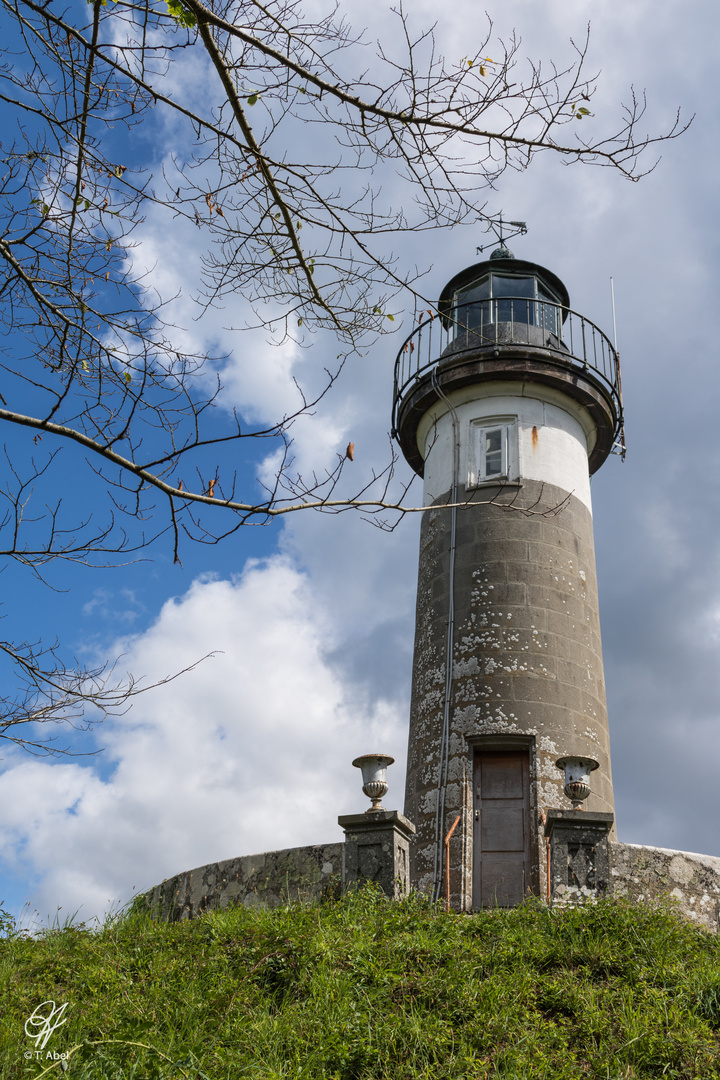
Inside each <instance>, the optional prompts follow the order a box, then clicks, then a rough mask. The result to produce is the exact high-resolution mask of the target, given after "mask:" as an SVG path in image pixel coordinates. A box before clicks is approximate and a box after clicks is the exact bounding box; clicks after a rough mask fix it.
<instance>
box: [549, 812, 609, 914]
mask: <svg viewBox="0 0 720 1080" xmlns="http://www.w3.org/2000/svg"><path fill="white" fill-rule="evenodd" d="M613 821H614V817H613V815H612V814H605V813H600V812H593V811H590V810H548V812H547V818H546V821H545V836H546V837H547V838H548V839H549V842H550V897H551V900H552V901H553V903H560V904H572V903H573V902H574V901H577V900H582V899H587V898H591V897H592V898H599V897H601V896H605V895H606V894H607V893H608V891H609V890H610V887H611V885H610V859H609V851H608V833H609V832H610V830H611V829H612V826H613Z"/></svg>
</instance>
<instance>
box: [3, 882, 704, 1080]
mask: <svg viewBox="0 0 720 1080" xmlns="http://www.w3.org/2000/svg"><path fill="white" fill-rule="evenodd" d="M0 984H1V991H0V1047H1V1049H0V1070H1V1073H2V1076H3V1078H5V1080H12V1078H15V1077H40V1076H46V1077H48V1078H50V1077H52V1078H59V1077H65V1076H67V1077H70V1078H73V1080H75V1078H77V1080H80V1078H83V1080H90V1078H92V1080H121V1078H122V1080H126V1078H127V1080H160V1078H163V1080H170V1078H173V1080H235V1078H239V1077H252V1078H257V1080H276V1078H281V1077H282V1078H283V1080H285V1078H293V1080H294V1078H297V1080H300V1078H302V1080H381V1078H388V1080H389V1078H392V1080H406V1078H407V1080H420V1078H422V1080H430V1078H433V1080H465V1078H470V1077H472V1078H474V1077H478V1078H488V1080H490V1078H499V1077H503V1078H508V1080H509V1078H513V1080H514V1078H520V1077H523V1078H525V1077H527V1078H532V1080H541V1078H547V1080H550V1078H552V1080H575V1078H581V1077H582V1078H585V1077H593V1078H597V1080H600V1078H602V1080H616V1078H617V1080H620V1078H622V1080H627V1078H641V1077H653V1078H654V1077H669V1078H677V1077H682V1078H685V1077H702V1078H703V1080H710V1078H713V1077H719V1078H720V940H719V939H718V938H716V937H713V936H710V935H708V934H706V933H704V932H702V931H700V930H698V929H696V928H694V927H692V926H690V925H688V924H687V923H686V922H683V921H682V920H681V919H680V918H679V917H677V916H676V915H675V914H674V913H673V912H672V910H670V909H658V908H648V907H635V908H633V907H631V906H629V905H627V904H624V903H620V902H617V901H606V902H602V903H599V904H597V905H588V906H586V907H584V908H582V909H575V910H572V911H564V912H558V911H553V912H551V911H548V910H547V909H546V908H545V907H544V906H542V905H540V904H537V903H535V904H528V905H526V906H524V907H522V908H519V909H516V910H514V911H509V912H502V911H496V912H489V913H487V914H481V915H473V916H457V915H445V914H443V913H438V912H437V911H435V910H433V908H431V907H430V906H429V905H428V904H427V903H425V902H423V901H422V900H419V899H417V898H411V899H409V900H407V901H406V902H402V903H391V902H389V901H387V900H385V898H384V897H383V896H381V895H380V896H379V895H377V894H376V893H374V892H372V891H364V892H361V893H359V894H357V895H353V896H349V897H345V898H344V899H342V900H337V901H329V902H327V903H324V904H322V905H320V906H316V907H309V906H301V905H294V906H289V907H286V908H281V909H277V910H275V911H260V910H255V911H253V910H244V909H242V908H241V909H236V910H230V911H222V912H213V913H209V914H207V915H205V916H203V917H202V918H200V919H197V920H195V921H193V922H186V923H180V924H177V923H176V924H170V925H168V924H163V923H158V922H153V921H152V920H151V919H149V918H148V917H147V916H144V915H141V914H137V913H134V914H133V913H131V914H129V915H127V916H124V917H122V918H118V919H115V920H112V921H110V922H109V923H108V924H107V925H106V926H105V927H104V928H103V929H102V930H100V931H97V932H91V931H90V930H87V929H85V928H84V927H67V928H64V929H58V930H52V931H49V932H47V933H45V934H44V935H43V936H42V937H40V938H35V939H31V938H28V937H25V936H22V935H18V934H16V933H15V931H14V928H13V925H12V922H11V921H9V920H6V921H5V936H3V937H2V939H0ZM47 1000H52V1001H54V1002H55V1004H56V1007H58V1008H59V1007H60V1006H61V1005H62V1004H64V1003H67V1009H66V1011H65V1013H64V1014H62V1018H64V1019H66V1023H64V1024H63V1025H62V1026H60V1027H58V1028H57V1029H56V1030H55V1031H54V1032H53V1033H52V1034H51V1035H50V1036H49V1039H48V1042H47V1045H46V1047H45V1049H44V1050H42V1051H38V1052H37V1056H35V1052H34V1045H35V1044H34V1043H33V1042H32V1041H31V1040H30V1039H29V1038H28V1037H27V1036H26V1034H25V1032H24V1030H23V1029H24V1024H25V1020H26V1019H27V1017H29V1016H30V1015H31V1014H32V1013H33V1010H34V1009H35V1008H36V1006H38V1005H39V1004H40V1003H41V1002H43V1001H47ZM49 1008H50V1007H49V1006H45V1008H44V1012H48V1010H49ZM28 1053H32V1057H31V1058H29V1059H28V1058H26V1057H25V1055H26V1054H28ZM48 1055H50V1056H49V1057H48ZM53 1055H54V1056H53ZM61 1055H63V1056H62V1057H61Z"/></svg>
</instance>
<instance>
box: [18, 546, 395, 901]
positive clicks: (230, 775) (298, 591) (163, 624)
mask: <svg viewBox="0 0 720 1080" xmlns="http://www.w3.org/2000/svg"><path fill="white" fill-rule="evenodd" d="M337 640H338V639H337V630H336V628H335V626H334V625H333V622H332V619H331V617H330V616H329V615H328V612H327V610H326V609H325V608H324V607H323V606H322V605H321V604H320V603H319V602H318V600H317V598H316V596H315V595H314V593H313V590H312V588H311V586H310V583H309V581H308V579H307V577H306V576H305V575H303V574H301V573H299V572H298V570H297V569H295V568H294V567H293V565H292V564H291V563H290V561H289V560H287V559H285V558H281V557H276V558H274V559H271V560H268V561H267V562H263V563H258V562H253V563H250V564H248V566H247V568H246V570H245V572H244V573H243V574H242V576H240V577H239V578H238V579H237V580H235V581H227V580H212V579H204V580H198V581H196V582H195V583H194V584H193V586H192V587H191V589H190V590H189V591H188V592H187V594H186V595H184V596H182V597H180V598H179V599H176V600H171V601H169V602H168V603H166V604H165V606H164V607H163V609H162V611H161V613H160V615H159V617H158V619H157V621H156V622H155V623H154V625H153V626H152V627H151V628H150V629H149V630H148V632H147V633H145V634H143V635H142V636H139V637H136V638H132V639H129V640H127V641H125V642H124V643H123V644H124V646H125V652H126V658H127V662H128V665H129V667H131V669H132V670H133V671H134V672H135V674H136V675H138V674H140V673H146V674H147V676H148V677H149V678H151V679H153V678H158V677H162V676H163V675H166V674H168V673H169V672H171V671H173V670H177V669H179V668H181V667H183V666H184V665H187V664H190V663H192V662H193V661H195V660H197V658H198V656H200V655H201V654H202V653H203V652H206V651H207V650H208V649H209V648H213V649H218V650H222V652H221V653H218V654H217V655H215V656H214V657H212V658H210V659H208V660H206V661H205V662H203V663H202V664H200V665H198V667H196V668H195V669H194V670H193V671H192V672H189V673H188V674H186V675H184V676H182V677H181V678H179V679H178V680H177V681H175V682H174V683H172V684H170V685H168V686H166V687H164V688H163V689H162V690H157V691H150V692H148V694H147V695H146V696H144V697H142V698H140V699H139V700H138V701H137V702H136V704H135V705H134V706H133V708H132V710H131V711H130V712H129V713H128V714H127V715H126V716H124V717H121V718H118V719H116V720H114V721H112V722H111V723H108V724H107V725H106V726H105V728H104V729H103V730H101V740H102V742H103V743H104V745H105V747H106V750H105V756H106V757H107V758H109V759H110V762H112V765H113V769H112V772H111V773H110V775H108V776H106V777H105V778H102V777H101V776H100V775H99V774H98V767H97V764H96V763H95V762H93V761H92V760H91V761H90V762H88V763H84V764H77V763H65V764H58V763H52V762H41V761H22V760H20V761H16V763H15V764H13V765H12V766H11V767H10V768H8V769H7V771H6V772H5V773H4V774H3V776H2V777H1V778H0V805H2V807H3V810H2V815H1V816H2V828H1V829H0V835H1V836H2V846H1V847H0V851H1V852H2V855H3V856H4V858H5V859H6V861H7V862H8V863H9V864H10V865H11V866H15V867H16V868H17V869H19V868H20V867H23V868H24V870H25V872H26V873H27V874H28V875H29V876H30V877H32V878H33V879H35V880H37V879H38V878H39V879H40V880H39V883H38V886H37V889H36V892H35V895H34V896H33V898H32V902H33V904H34V905H35V906H36V907H37V908H38V909H39V910H41V911H47V912H51V913H52V912H53V911H54V910H55V908H56V906H61V907H62V909H63V911H64V912H66V913H68V914H70V913H73V912H75V911H76V910H77V911H79V915H80V917H81V918H90V917H92V916H94V915H96V914H100V913H101V912H102V911H104V910H106V909H107V907H108V903H109V902H110V901H112V900H115V901H117V900H121V899H126V898H127V897H128V895H129V893H130V891H131V889H132V887H135V888H139V889H142V888H147V887H149V886H151V885H153V884H155V883H157V882H158V881H161V880H162V879H163V878H165V877H169V876H171V875H173V874H175V873H179V872H181V871H183V870H186V869H190V868H191V867H193V866H196V865H201V864H203V863H206V862H210V861H214V860H216V859H222V858H229V857H231V856H235V855H241V854H251V853H253V852H256V851H263V850H269V849H275V848H282V847H291V846H294V845H298V844H306V843H321V842H325V841H328V840H331V839H333V838H336V839H339V838H340V833H339V830H338V828H337V822H336V819H337V815H338V814H339V813H343V812H352V811H353V810H355V811H359V810H361V809H364V802H365V799H364V796H363V795H362V793H361V791H360V785H359V774H355V770H353V769H352V768H351V764H350V763H351V761H352V758H353V757H354V756H356V755H357V754H360V753H365V752H369V751H370V750H371V749H374V748H376V747H379V748H380V749H382V750H384V751H386V752H390V753H392V754H393V755H394V756H395V757H396V758H397V759H398V767H397V768H396V769H395V770H394V776H392V777H391V782H392V781H394V784H393V785H392V792H393V805H397V806H399V807H401V806H402V800H403V790H402V780H403V768H402V758H403V750H404V741H405V717H404V714H403V712H402V711H401V710H400V709H398V707H397V705H395V704H393V703H390V702H383V701H382V700H380V701H376V702H375V704H374V705H373V706H372V708H371V709H369V710H368V708H367V702H366V701H363V702H360V701H358V699H356V698H354V697H350V696H348V694H347V693H346V690H345V687H344V685H343V682H342V680H341V678H340V677H339V676H338V674H337V672H336V670H335V669H334V668H333V666H332V665H331V664H330V663H329V662H328V660H327V653H328V651H329V650H331V649H332V648H333V647H334V646H335V645H336V644H337ZM105 766H106V767H107V762H105Z"/></svg>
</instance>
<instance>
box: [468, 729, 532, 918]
mask: <svg viewBox="0 0 720 1080" xmlns="http://www.w3.org/2000/svg"><path fill="white" fill-rule="evenodd" d="M473 779H474V784H473V791H474V803H475V805H474V810H475V813H474V818H475V832H474V840H473V864H474V865H473V907H474V908H475V909H479V908H485V907H512V906H513V905H514V904H519V903H520V902H521V901H522V899H523V898H524V896H525V895H526V894H527V892H528V890H529V888H530V785H529V761H528V753H527V751H523V750H508V751H492V752H491V751H487V752H485V753H479V754H477V755H476V757H475V768H474V778H473Z"/></svg>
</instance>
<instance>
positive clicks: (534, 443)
mask: <svg viewBox="0 0 720 1080" xmlns="http://www.w3.org/2000/svg"><path fill="white" fill-rule="evenodd" d="M537 446H538V429H537V427H536V426H535V424H533V429H532V448H533V451H535V450H537Z"/></svg>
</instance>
